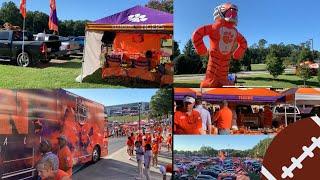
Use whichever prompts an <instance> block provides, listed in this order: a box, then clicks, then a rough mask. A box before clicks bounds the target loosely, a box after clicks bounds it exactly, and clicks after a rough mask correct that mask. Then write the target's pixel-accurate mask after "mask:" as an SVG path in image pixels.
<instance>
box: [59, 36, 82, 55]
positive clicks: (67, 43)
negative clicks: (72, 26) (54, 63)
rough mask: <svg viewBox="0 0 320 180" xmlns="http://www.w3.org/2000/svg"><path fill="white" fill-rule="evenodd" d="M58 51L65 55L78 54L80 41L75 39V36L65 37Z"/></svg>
mask: <svg viewBox="0 0 320 180" xmlns="http://www.w3.org/2000/svg"><path fill="white" fill-rule="evenodd" d="M60 51H61V52H63V54H64V56H66V57H68V56H70V55H75V54H79V53H80V51H81V47H80V43H79V42H78V41H75V38H66V40H64V41H62V42H61V46H60Z"/></svg>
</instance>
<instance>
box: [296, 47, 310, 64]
mask: <svg viewBox="0 0 320 180" xmlns="http://www.w3.org/2000/svg"><path fill="white" fill-rule="evenodd" d="M298 60H299V62H302V61H306V60H313V59H312V52H311V51H310V49H308V48H302V50H301V51H300V53H299V56H298Z"/></svg>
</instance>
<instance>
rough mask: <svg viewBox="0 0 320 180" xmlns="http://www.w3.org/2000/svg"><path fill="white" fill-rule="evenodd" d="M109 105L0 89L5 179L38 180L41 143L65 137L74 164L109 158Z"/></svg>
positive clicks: (0, 166)
mask: <svg viewBox="0 0 320 180" xmlns="http://www.w3.org/2000/svg"><path fill="white" fill-rule="evenodd" d="M106 123H107V121H106V120H105V114H104V106H103V105H102V104H99V103H96V102H93V101H91V100H88V99H85V98H83V97H80V96H78V95H75V94H73V93H70V92H68V91H65V90H63V89H57V90H37V89H32V90H31V89H30V90H10V89H0V179H1V180H12V179H33V178H35V176H36V171H35V166H36V163H37V161H38V160H39V159H40V156H41V154H40V153H39V144H40V142H41V141H42V140H44V139H46V140H49V141H50V142H51V144H52V146H53V153H57V150H58V140H57V137H58V136H60V135H65V136H66V137H67V139H68V146H69V148H70V150H71V152H72V155H73V164H74V165H77V164H81V163H86V162H89V161H93V162H96V161H98V160H99V159H100V157H101V156H106V155H107V154H108V130H107V128H106V127H107V126H106Z"/></svg>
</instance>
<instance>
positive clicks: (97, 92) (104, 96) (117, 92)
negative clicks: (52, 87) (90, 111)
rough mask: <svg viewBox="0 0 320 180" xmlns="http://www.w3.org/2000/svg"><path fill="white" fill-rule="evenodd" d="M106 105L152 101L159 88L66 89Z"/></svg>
mask: <svg viewBox="0 0 320 180" xmlns="http://www.w3.org/2000/svg"><path fill="white" fill-rule="evenodd" d="M66 90H67V91H70V92H72V93H75V94H77V95H79V96H82V97H85V98H87V99H90V100H93V101H96V102H99V103H101V104H103V105H106V106H111V105H118V104H126V103H133V102H150V100H151V97H152V96H153V95H154V94H155V93H156V91H157V90H158V89H129V88H128V89H66Z"/></svg>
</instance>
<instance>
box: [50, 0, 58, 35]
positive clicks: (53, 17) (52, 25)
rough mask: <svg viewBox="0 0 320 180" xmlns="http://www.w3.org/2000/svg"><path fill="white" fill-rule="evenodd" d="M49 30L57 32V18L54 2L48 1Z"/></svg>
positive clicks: (54, 0)
mask: <svg viewBox="0 0 320 180" xmlns="http://www.w3.org/2000/svg"><path fill="white" fill-rule="evenodd" d="M49 29H50V30H53V31H57V32H58V17H57V7H56V0H50V17H49Z"/></svg>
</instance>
